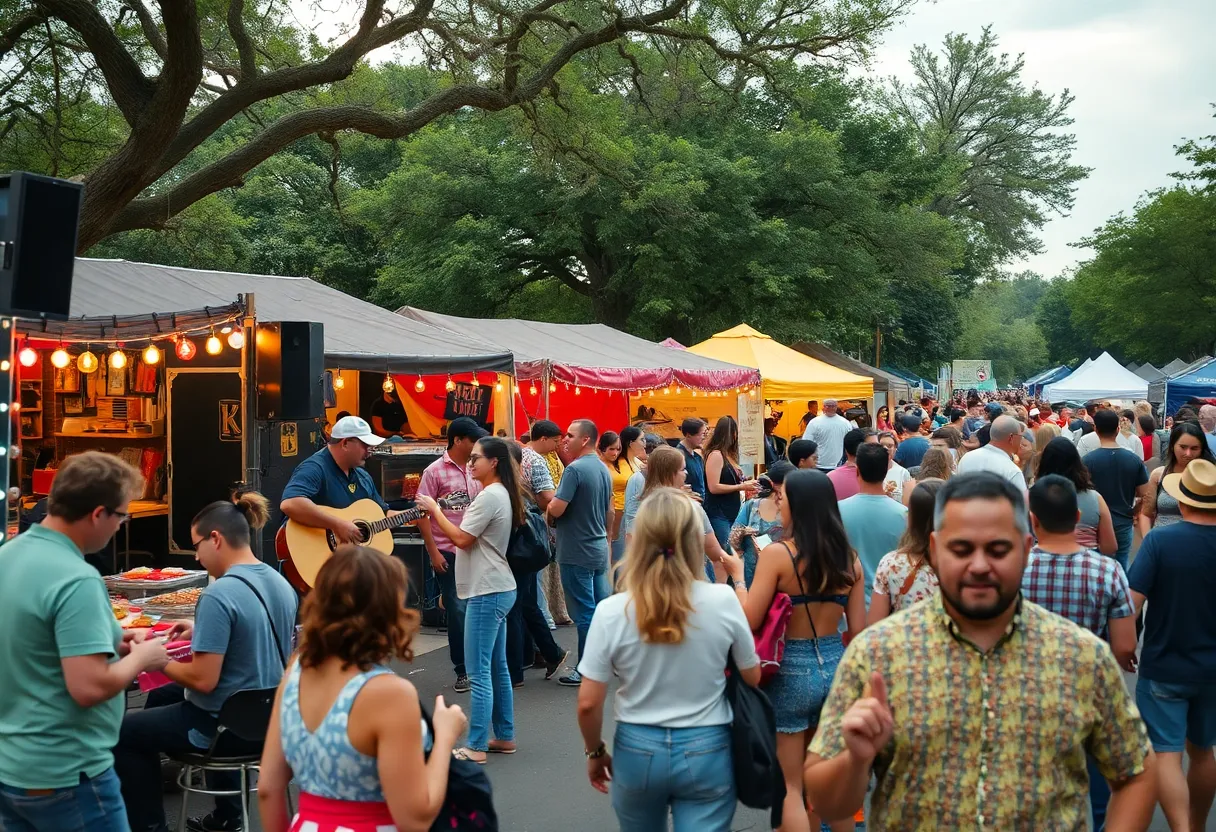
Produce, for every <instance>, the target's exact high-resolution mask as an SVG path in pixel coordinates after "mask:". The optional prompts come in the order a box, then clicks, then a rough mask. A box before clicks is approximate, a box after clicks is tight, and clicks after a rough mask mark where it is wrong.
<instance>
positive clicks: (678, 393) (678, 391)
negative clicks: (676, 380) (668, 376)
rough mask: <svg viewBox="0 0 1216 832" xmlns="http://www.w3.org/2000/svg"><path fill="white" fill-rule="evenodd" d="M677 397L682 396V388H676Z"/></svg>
mask: <svg viewBox="0 0 1216 832" xmlns="http://www.w3.org/2000/svg"><path fill="white" fill-rule="evenodd" d="M676 395H677V396H678V395H680V388H679V387H677V388H676Z"/></svg>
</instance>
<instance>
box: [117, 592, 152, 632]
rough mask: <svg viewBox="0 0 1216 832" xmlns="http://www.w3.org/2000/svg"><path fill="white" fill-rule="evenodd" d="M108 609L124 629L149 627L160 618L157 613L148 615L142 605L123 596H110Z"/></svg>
mask: <svg viewBox="0 0 1216 832" xmlns="http://www.w3.org/2000/svg"><path fill="white" fill-rule="evenodd" d="M110 610H111V611H112V612H113V613H114V618H115V619H117V620H118V624H119V626H120V627H122V628H123V629H124V630H134V629H137V628H140V627H151V626H152V625H154V624H155V623H156V622H157V620H158V619H159V618H160V616H159V615H150V614H149V613H148V612H147V611H146V610H145V609H144V608H143V607H141V606H139V605H138V604H132V603H131V602H130V601H127V600H126V599H123V598H111V599H110Z"/></svg>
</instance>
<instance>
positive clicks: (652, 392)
mask: <svg viewBox="0 0 1216 832" xmlns="http://www.w3.org/2000/svg"><path fill="white" fill-rule="evenodd" d="M650 397H651V398H652V399H653V398H654V391H653V390H651V391H650Z"/></svg>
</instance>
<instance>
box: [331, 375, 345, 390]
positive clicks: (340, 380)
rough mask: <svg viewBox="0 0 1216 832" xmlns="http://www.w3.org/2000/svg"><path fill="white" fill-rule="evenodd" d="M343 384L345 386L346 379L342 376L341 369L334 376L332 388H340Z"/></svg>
mask: <svg viewBox="0 0 1216 832" xmlns="http://www.w3.org/2000/svg"><path fill="white" fill-rule="evenodd" d="M345 386H346V379H344V378H342V371H341V370H339V371H338V374H337V375H336V376H334V389H335V390H341V389H342V388H343V387H345Z"/></svg>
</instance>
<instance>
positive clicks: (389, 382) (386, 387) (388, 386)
mask: <svg viewBox="0 0 1216 832" xmlns="http://www.w3.org/2000/svg"><path fill="white" fill-rule="evenodd" d="M396 386H397V385H395V384H393V377H392V376H385V377H384V383H383V384H381V385H380V389H381V390H383V391H384V392H385V393H391V392H393V390H394V389H395V388H396Z"/></svg>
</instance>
